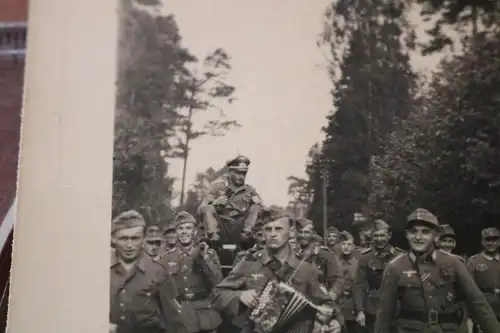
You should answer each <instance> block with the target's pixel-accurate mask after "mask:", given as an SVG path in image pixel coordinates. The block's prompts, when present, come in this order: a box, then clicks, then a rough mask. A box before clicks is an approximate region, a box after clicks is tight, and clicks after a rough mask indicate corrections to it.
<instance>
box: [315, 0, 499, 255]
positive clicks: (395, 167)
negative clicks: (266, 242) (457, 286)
mask: <svg viewBox="0 0 500 333" xmlns="http://www.w3.org/2000/svg"><path fill="white" fill-rule="evenodd" d="M415 13H418V14H419V16H420V20H422V22H430V25H429V24H428V25H429V27H430V28H429V29H428V30H427V36H426V40H425V41H423V40H418V39H417V38H416V34H415V26H414V24H410V23H411V22H410V20H409V17H410V14H415ZM499 13H500V7H499V2H498V1H474V2H473V1H465V0H464V1H425V0H418V1H386V0H375V1H364V0H339V1H335V2H332V5H331V6H329V7H328V8H327V10H326V14H325V29H324V34H323V35H322V40H321V43H320V46H321V47H322V48H325V47H326V48H327V49H328V50H329V51H330V55H331V57H329V59H330V60H331V63H330V68H329V73H330V76H331V78H332V86H333V87H334V89H333V90H332V111H331V114H330V115H329V116H328V117H327V119H326V125H325V127H324V129H323V131H324V133H325V139H324V141H323V142H321V144H320V145H319V146H320V147H321V148H320V150H319V153H318V154H317V156H316V157H315V160H314V161H312V162H311V163H309V164H308V165H307V166H306V171H307V174H308V188H310V189H311V190H312V193H313V199H312V203H311V205H310V207H309V216H310V217H311V218H313V219H314V220H315V221H321V218H322V217H321V213H322V208H321V205H322V203H323V200H324V199H323V198H322V194H321V193H322V192H321V187H322V182H323V181H324V178H325V177H322V172H323V173H325V175H326V176H327V177H326V178H327V181H328V192H327V198H326V199H327V202H328V224H329V225H335V226H338V227H340V228H342V229H348V230H351V231H353V230H354V229H355V227H354V223H353V222H354V221H353V220H354V215H355V214H357V213H362V214H363V215H365V216H366V217H368V221H370V220H373V219H375V218H383V219H385V220H386V221H387V222H389V223H390V224H391V225H392V226H393V227H394V230H395V241H396V243H398V244H399V245H404V243H405V242H404V239H403V233H402V230H403V228H404V224H405V220H406V216H407V215H408V214H409V213H410V212H411V211H412V210H413V209H415V208H417V207H425V208H427V209H429V210H431V211H432V212H434V213H435V214H436V215H437V216H438V217H439V219H440V221H441V222H442V223H447V224H450V225H452V226H453V227H454V228H455V230H456V231H457V233H458V237H459V238H458V251H460V252H467V253H469V254H470V253H473V252H474V251H477V250H478V249H479V231H480V230H481V229H482V228H484V227H487V226H498V225H499V224H500V222H499V221H500V209H499V208H498V207H499V203H498V200H499V199H498V198H499V194H500V193H499V186H500V177H499V176H498V173H497V172H495V170H498V169H499V168H500V122H499V115H498V110H499V107H500V105H499V103H500V89H498V87H499V85H498V84H499V83H500V82H499V80H500V60H499V59H500V58H499V56H500V54H499V53H500V29H499V22H500V20H498V18H499V17H500V16H499ZM445 50H448V52H449V53H448V54H449V56H447V57H443V60H442V61H441V63H440V65H439V68H436V70H435V71H434V73H433V75H431V77H430V78H429V79H428V80H425V78H424V77H423V76H420V75H419V74H420V73H417V72H415V71H414V70H413V69H412V67H411V66H410V61H409V60H410V56H411V55H412V53H413V52H420V53H422V54H424V55H427V54H436V53H438V52H444V51H445ZM318 230H321V228H318ZM472 234H474V235H475V237H474V238H473V239H472V238H471V237H470V236H471V235H472Z"/></svg>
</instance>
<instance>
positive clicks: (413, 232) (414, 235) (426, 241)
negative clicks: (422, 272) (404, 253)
mask: <svg viewBox="0 0 500 333" xmlns="http://www.w3.org/2000/svg"><path fill="white" fill-rule="evenodd" d="M436 234H437V232H436V230H434V229H432V228H430V227H428V226H425V225H414V226H411V227H409V228H408V229H407V230H406V239H407V240H408V243H409V244H410V247H411V249H412V251H414V252H417V253H425V252H428V251H429V250H430V249H431V248H432V245H433V243H434V240H435V239H436Z"/></svg>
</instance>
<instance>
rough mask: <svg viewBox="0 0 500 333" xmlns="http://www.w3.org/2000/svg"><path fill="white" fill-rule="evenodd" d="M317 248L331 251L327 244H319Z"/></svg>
mask: <svg viewBox="0 0 500 333" xmlns="http://www.w3.org/2000/svg"><path fill="white" fill-rule="evenodd" d="M319 248H320V249H321V250H325V251H331V250H330V248H329V247H328V246H324V245H319Z"/></svg>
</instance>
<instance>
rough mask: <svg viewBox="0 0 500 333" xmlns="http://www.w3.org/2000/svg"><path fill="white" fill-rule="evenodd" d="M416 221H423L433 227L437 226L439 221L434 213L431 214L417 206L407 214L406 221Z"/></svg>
mask: <svg viewBox="0 0 500 333" xmlns="http://www.w3.org/2000/svg"><path fill="white" fill-rule="evenodd" d="M417 221H420V222H424V223H426V224H429V225H431V226H433V227H435V228H439V222H438V219H437V217H436V215H434V214H432V213H431V212H429V211H428V210H427V209H424V208H417V209H415V210H414V211H413V212H412V213H411V214H410V215H409V216H408V219H407V222H408V223H411V222H417Z"/></svg>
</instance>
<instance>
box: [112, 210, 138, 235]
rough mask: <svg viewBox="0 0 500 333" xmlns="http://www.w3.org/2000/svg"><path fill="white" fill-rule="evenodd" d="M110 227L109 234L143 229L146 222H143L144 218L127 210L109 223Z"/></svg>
mask: <svg viewBox="0 0 500 333" xmlns="http://www.w3.org/2000/svg"><path fill="white" fill-rule="evenodd" d="M111 225H112V226H111V232H112V233H115V232H117V231H119V230H123V229H132V228H137V227H145V226H146V221H144V217H142V215H141V214H139V213H138V212H136V211H135V210H128V211H126V212H123V213H121V214H119V215H118V216H117V217H115V218H114V219H113V221H111Z"/></svg>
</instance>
